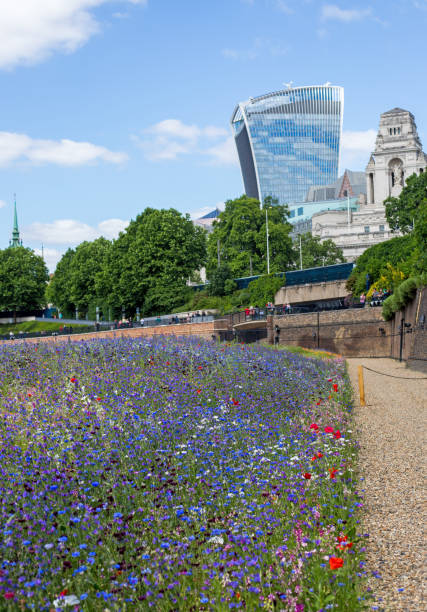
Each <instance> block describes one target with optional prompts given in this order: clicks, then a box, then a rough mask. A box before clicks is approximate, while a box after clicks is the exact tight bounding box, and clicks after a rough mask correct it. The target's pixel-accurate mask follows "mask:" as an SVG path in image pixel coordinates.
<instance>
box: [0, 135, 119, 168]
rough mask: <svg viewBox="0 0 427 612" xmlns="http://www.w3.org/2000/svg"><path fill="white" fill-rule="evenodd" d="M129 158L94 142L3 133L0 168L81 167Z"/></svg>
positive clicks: (117, 161) (116, 162)
mask: <svg viewBox="0 0 427 612" xmlns="http://www.w3.org/2000/svg"><path fill="white" fill-rule="evenodd" d="M126 159H127V155H126V154H125V153H116V152H113V151H110V150H109V149H106V148H105V147H101V146H98V145H94V144H92V143H90V142H76V141H74V140H68V139H62V140H42V139H33V138H30V137H29V136H27V135H26V134H16V133H13V132H0V166H6V165H8V164H10V163H12V162H17V161H27V162H30V163H33V164H46V163H51V164H57V165H59V166H80V165H82V164H88V163H92V162H97V161H100V160H102V161H106V162H110V163H113V164H119V163H122V162H124V161H126Z"/></svg>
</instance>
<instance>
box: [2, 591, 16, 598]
mask: <svg viewBox="0 0 427 612" xmlns="http://www.w3.org/2000/svg"><path fill="white" fill-rule="evenodd" d="M14 597H15V593H12V591H6V593H5V594H4V598H5V599H13V598H14Z"/></svg>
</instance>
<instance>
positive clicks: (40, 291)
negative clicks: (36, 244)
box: [0, 246, 49, 316]
mask: <svg viewBox="0 0 427 612" xmlns="http://www.w3.org/2000/svg"><path fill="white" fill-rule="evenodd" d="M48 279H49V274H48V270H47V268H46V265H45V263H44V261H43V258H42V257H39V255H36V254H35V253H34V251H32V250H31V249H27V248H25V247H22V246H19V247H9V248H7V249H4V250H0V310H6V311H12V312H14V313H15V316H16V313H17V312H18V311H20V310H35V309H38V308H40V307H42V306H43V305H44V303H45V290H46V284H47V281H48Z"/></svg>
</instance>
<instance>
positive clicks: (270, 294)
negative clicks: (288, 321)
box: [248, 274, 285, 306]
mask: <svg viewBox="0 0 427 612" xmlns="http://www.w3.org/2000/svg"><path fill="white" fill-rule="evenodd" d="M284 284H285V279H284V278H281V277H280V276H276V275H275V274H265V275H264V276H260V277H259V278H257V279H256V280H254V281H252V282H251V283H249V286H248V290H249V297H250V302H251V304H252V305H253V306H265V305H266V304H267V302H273V303H274V296H275V295H276V293H277V291H278V290H279V289H280V287H283V285H284Z"/></svg>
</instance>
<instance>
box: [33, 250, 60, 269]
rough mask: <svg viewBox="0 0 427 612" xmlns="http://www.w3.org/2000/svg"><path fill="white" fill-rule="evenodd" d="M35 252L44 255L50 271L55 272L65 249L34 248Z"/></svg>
mask: <svg viewBox="0 0 427 612" xmlns="http://www.w3.org/2000/svg"><path fill="white" fill-rule="evenodd" d="M34 252H35V253H36V255H40V256H43V259H44V261H45V264H46V265H47V267H48V270H49V271H50V272H53V271H54V270H55V268H56V264H57V263H58V261H59V260H60V259H61V257H62V256H63V254H64V253H63V251H58V249H50V248H43V250H42V249H34Z"/></svg>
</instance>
